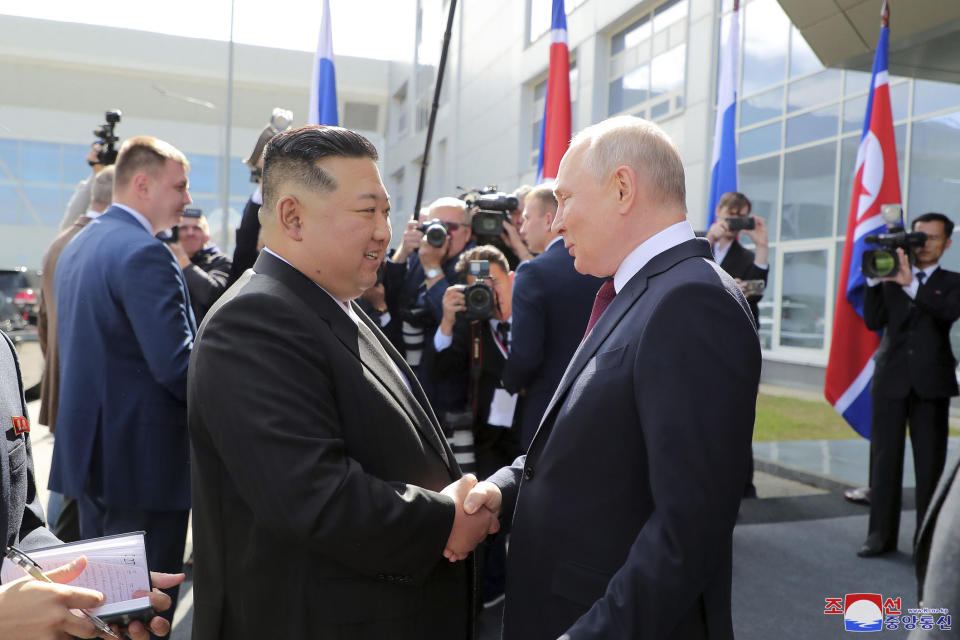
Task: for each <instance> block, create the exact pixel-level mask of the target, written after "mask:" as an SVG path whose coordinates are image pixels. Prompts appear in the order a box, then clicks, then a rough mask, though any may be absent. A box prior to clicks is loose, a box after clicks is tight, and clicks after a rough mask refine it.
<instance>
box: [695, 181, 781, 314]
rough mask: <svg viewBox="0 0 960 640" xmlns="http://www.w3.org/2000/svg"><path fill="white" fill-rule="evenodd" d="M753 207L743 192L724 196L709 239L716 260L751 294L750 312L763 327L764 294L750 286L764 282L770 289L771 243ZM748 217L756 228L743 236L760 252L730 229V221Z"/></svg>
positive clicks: (749, 299) (718, 207) (708, 234)
mask: <svg viewBox="0 0 960 640" xmlns="http://www.w3.org/2000/svg"><path fill="white" fill-rule="evenodd" d="M752 206H753V205H751V203H750V199H749V198H747V196H745V195H743V194H742V193H738V192H736V191H730V192H727V193H725V194H723V195H722V196H721V197H720V202H719V203H717V211H716V217H717V219H716V221H715V222H714V223H713V224H712V225H711V226H710V229H709V230H707V240H708V241H709V242H710V248H711V249H712V250H713V256H714V260H716V262H717V264H719V265H720V266H721V267H722V268H723V270H724V271H726V272H727V273H729V274H730V275H731V276H733V277H734V279H735V280H736V281H737V284H738V285H740V288H741V289H743V290H744V293H745V294H747V302H748V303H749V304H750V311H751V312H753V319H754V322H755V323H756V325H757V327H758V328H759V327H760V307H759V303H760V299H761V298H763V291H762V290H761V291H760V292H759V293H756V292H754V291H751V290H748V289H747V288H746V287H747V286H748V285H747V284H746V283H747V282H748V281H750V280H762V281H763V286H764V287H766V285H767V276H768V275H769V274H770V265H769V264H768V262H767V260H768V256H769V255H770V249H769V246H768V241H767V224H766V222H765V221H764V219H763V218H761V217H760V216H754V215H750V210H751V208H752ZM745 217H750V218H753V223H754V228H753V229H746V230H744V231H743V233H745V234H746V235H748V236H750V239H751V240H753V244H754V246H755V247H756V252H753V251H750V250H749V249H746V248H744V246H743V245H742V244H740V241H739V240H738V237H739V235H740V232H738V231H731V230H730V226H729V223H728V220H730V219H731V218H745Z"/></svg>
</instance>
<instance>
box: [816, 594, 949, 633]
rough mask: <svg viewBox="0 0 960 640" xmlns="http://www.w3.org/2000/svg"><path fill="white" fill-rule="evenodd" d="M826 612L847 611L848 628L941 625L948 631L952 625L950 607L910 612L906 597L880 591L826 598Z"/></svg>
mask: <svg viewBox="0 0 960 640" xmlns="http://www.w3.org/2000/svg"><path fill="white" fill-rule="evenodd" d="M825 602H826V605H825V606H824V608H823V612H824V613H825V614H828V615H829V614H834V615H840V614H843V628H844V630H846V631H882V630H884V629H886V630H889V631H895V630H897V629H900V628H901V627H902V628H903V629H904V630H907V631H912V630H913V629H923V630H925V631H929V630H932V629H934V628H937V629H939V630H941V631H946V630H949V629H950V628H951V620H950V618H951V616H950V611H949V610H948V609H928V608H925V607H924V608H919V609H909V610H908V611H907V614H908V615H901V613H902V610H901V608H902V598H900V597H897V598H886V599H884V598H883V596H882V595H880V594H879V593H848V594H846V595H845V596H843V597H842V598H825Z"/></svg>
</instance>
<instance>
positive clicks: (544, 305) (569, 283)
mask: <svg viewBox="0 0 960 640" xmlns="http://www.w3.org/2000/svg"><path fill="white" fill-rule="evenodd" d="M556 215H557V198H556V197H555V196H554V195H553V187H552V186H551V185H540V186H538V187H536V188H534V189H533V190H531V191H530V192H529V193H528V194H527V201H526V206H525V207H524V209H523V226H522V227H521V228H520V233H521V235H522V236H523V239H524V240H525V241H526V243H527V246H529V247H530V250H531V251H533V252H534V253H537V254H539V255H538V256H537V257H536V258H534V259H533V260H529V261H527V262H524V263H522V264H521V265H520V266H519V267H518V268H517V275H516V276H515V278H514V281H513V305H512V313H513V324H512V328H513V336H514V338H513V342H512V347H511V349H510V358H509V359H508V360H507V364H506V366H505V367H504V368H503V386H504V387H505V388H506V389H507V390H508V391H510V392H511V393H519V394H520V397H519V400H518V402H517V414H518V415H517V419H518V424H519V427H520V446H521V448H522V449H523V450H524V451H526V450H527V447H529V446H530V442H531V441H532V440H533V434H534V433H536V432H537V427H538V426H539V425H540V418H541V417H542V416H543V411H544V409H546V408H547V404H548V403H549V402H550V398H552V397H553V392H554V391H555V390H556V388H557V384H559V382H560V378H561V377H562V376H563V372H564V371H565V370H566V368H567V364H569V362H570V358H571V357H572V356H573V352H574V351H576V349H577V345H579V344H580V341H581V340H583V330H584V329H585V328H586V327H587V320H588V319H589V318H590V309H591V308H592V307H593V300H594V298H595V297H596V295H597V289H599V288H600V285H601V280H600V279H599V278H594V277H593V276H590V275H584V274H581V273H577V270H576V269H574V268H573V257H572V256H571V255H570V254H569V253H567V251H566V250H565V249H564V248H563V241H562V239H561V238H560V235H559V234H558V233H557V232H556V231H554V230H553V229H552V228H551V227H552V225H553V221H554V220H555V219H556Z"/></svg>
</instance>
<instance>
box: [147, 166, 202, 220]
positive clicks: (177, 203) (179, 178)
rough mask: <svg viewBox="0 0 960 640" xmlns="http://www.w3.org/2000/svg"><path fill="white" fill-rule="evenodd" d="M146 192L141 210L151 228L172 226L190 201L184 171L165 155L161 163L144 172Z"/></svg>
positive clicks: (185, 172)
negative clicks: (155, 167)
mask: <svg viewBox="0 0 960 640" xmlns="http://www.w3.org/2000/svg"><path fill="white" fill-rule="evenodd" d="M144 175H146V177H147V180H146V182H145V188H146V192H145V195H144V204H142V205H141V207H140V208H141V209H142V210H141V211H140V213H141V214H143V216H144V217H146V218H147V219H148V220H149V221H150V222H151V223H152V224H153V228H154V229H171V228H173V227H176V226H177V225H178V224H180V218H181V216H182V215H183V209H184V207H186V206H187V205H188V204H190V203H191V202H193V200H192V199H191V198H190V192H189V191H188V190H187V187H188V186H189V181H188V180H187V171H186V169H184V167H183V165H182V164H180V163H179V162H177V161H176V160H171V159H169V158H166V159H165V160H164V161H163V166H162V167H161V168H158V169H156V170H154V171H152V172H147V171H145V172H144Z"/></svg>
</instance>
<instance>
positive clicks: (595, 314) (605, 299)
mask: <svg viewBox="0 0 960 640" xmlns="http://www.w3.org/2000/svg"><path fill="white" fill-rule="evenodd" d="M615 297H617V290H616V289H614V288H613V278H610V279H609V280H607V281H606V282H604V283H603V285H602V286H601V287H600V290H599V291H597V298H596V300H594V301H593V311H591V312H590V322H588V323H587V330H586V332H584V334H583V339H584V340H586V339H587V336H588V335H590V330H591V329H593V325H595V324H597V320H599V319H600V316H602V315H603V312H604V311H606V310H607V307H609V306H610V303H611V302H613V299H614V298H615Z"/></svg>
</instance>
